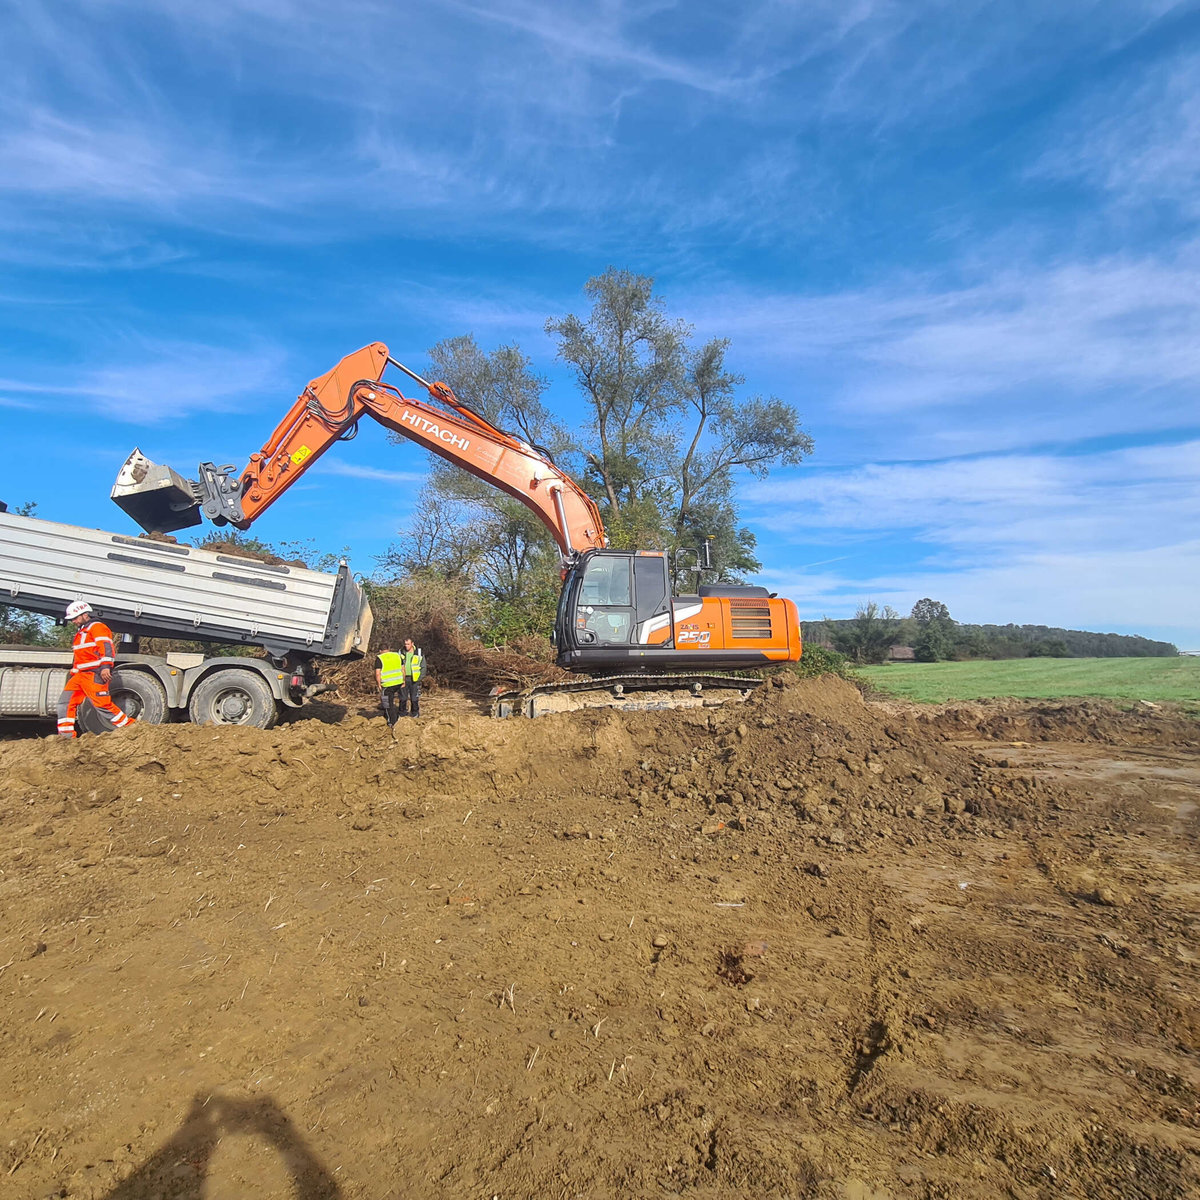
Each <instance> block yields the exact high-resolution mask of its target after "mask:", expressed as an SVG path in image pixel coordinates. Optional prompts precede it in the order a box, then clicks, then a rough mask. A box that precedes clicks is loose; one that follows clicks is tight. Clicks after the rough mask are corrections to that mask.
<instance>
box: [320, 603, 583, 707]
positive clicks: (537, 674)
mask: <svg viewBox="0 0 1200 1200" xmlns="http://www.w3.org/2000/svg"><path fill="white" fill-rule="evenodd" d="M393 626H395V623H393ZM406 636H407V637H411V638H412V639H413V641H414V642H415V644H417V645H419V646H420V647H421V649H422V651H423V652H424V654H425V660H426V674H425V680H424V688H425V689H426V690H428V691H431V692H435V693H436V691H437V690H438V689H439V688H449V689H452V690H454V691H459V692H467V693H469V694H471V695H474V696H487V695H489V694H490V693H491V692H492V690H493V689H495V688H504V689H508V688H527V687H531V686H533V685H534V684H539V683H558V682H561V681H564V680H569V679H575V678H577V676H575V675H572V674H571V672H570V671H564V670H563V669H562V668H561V667H557V666H555V665H554V663H553V662H552V661H546V660H544V659H538V658H535V657H533V656H532V655H531V654H529V653H525V652H522V651H521V650H519V649H515V648H514V649H511V650H509V649H494V648H491V647H488V646H484V645H483V644H482V643H481V642H477V641H475V640H474V639H473V638H468V637H466V636H465V635H464V634H462V633H461V632H460V631H459V630H457V629H455V628H454V626H453V625H452V624H451V623H450V622H449V621H448V620H446V619H445V618H444V617H443V616H442V615H441V614H432V615H426V616H425V617H424V618H423V619H422V620H420V621H416V622H410V623H409V624H408V625H407V626H403V627H393V628H391V629H387V628H384V629H383V630H382V632H380V631H379V630H377V631H376V635H375V637H374V642H375V645H376V646H377V647H378V648H379V649H388V648H391V649H396V650H398V649H399V648H400V647H401V646H402V644H403V639H404V637H406ZM548 645H549V643H547V646H548ZM321 674H322V678H323V679H325V680H326V681H327V682H329V683H332V684H333V685H334V686H335V687H336V688H337V691H338V695H339V696H341V697H342V698H343V699H345V700H348V701H350V702H352V703H363V702H367V701H371V700H373V699H374V697H375V695H376V693H377V691H378V689H377V688H376V686H375V655H374V654H369V655H367V656H366V657H365V658H363V659H360V660H358V661H356V662H347V663H337V664H333V665H330V666H326V667H324V668H323V669H322V672H321Z"/></svg>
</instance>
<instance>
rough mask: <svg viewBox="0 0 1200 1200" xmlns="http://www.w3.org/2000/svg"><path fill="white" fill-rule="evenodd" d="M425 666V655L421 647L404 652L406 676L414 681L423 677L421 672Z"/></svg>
mask: <svg viewBox="0 0 1200 1200" xmlns="http://www.w3.org/2000/svg"><path fill="white" fill-rule="evenodd" d="M424 668H425V656H424V655H423V654H422V653H421V651H420V649H419V648H418V649H416V650H413V651H412V652H411V653H409V651H407V650H405V652H404V677H405V679H411V680H412V681H413V682H414V683H416V681H417V680H419V679H420V678H421V672H422V670H424Z"/></svg>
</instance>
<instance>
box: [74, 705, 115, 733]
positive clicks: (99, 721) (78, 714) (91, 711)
mask: <svg viewBox="0 0 1200 1200" xmlns="http://www.w3.org/2000/svg"><path fill="white" fill-rule="evenodd" d="M115 728H116V726H115V725H113V723H112V722H111V721H110V720H109V719H108V714H107V713H102V712H101V711H100V710H99V709H98V708H97V707H96V706H95V705H94V704H93V703H92V702H91V701H90V700H86V699H85V700H84V701H83V702H82V703H81V704H80V705H79V707H78V708H77V709H76V710H75V732H76V733H112V731H113V730H114V729H115Z"/></svg>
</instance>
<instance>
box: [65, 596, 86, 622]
mask: <svg viewBox="0 0 1200 1200" xmlns="http://www.w3.org/2000/svg"><path fill="white" fill-rule="evenodd" d="M91 611H92V606H91V605H90V604H89V603H88V602H87V601H86V600H72V601H71V603H70V604H68V605H67V620H68V621H73V620H75V618H76V617H82V616H83V615H84V614H85V613H90V612H91Z"/></svg>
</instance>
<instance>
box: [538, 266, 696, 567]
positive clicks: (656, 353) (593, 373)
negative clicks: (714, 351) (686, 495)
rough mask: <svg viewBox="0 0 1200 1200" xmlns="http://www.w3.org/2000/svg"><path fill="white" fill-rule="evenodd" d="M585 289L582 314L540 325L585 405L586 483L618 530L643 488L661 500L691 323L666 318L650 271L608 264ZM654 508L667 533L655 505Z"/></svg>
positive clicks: (661, 530)
mask: <svg viewBox="0 0 1200 1200" xmlns="http://www.w3.org/2000/svg"><path fill="white" fill-rule="evenodd" d="M584 292H585V293H586V295H587V296H588V297H589V298H590V299H591V301H592V312H591V315H590V316H589V317H588V319H587V320H586V321H583V320H581V319H580V318H579V317H577V316H575V315H574V314H568V315H567V316H565V317H561V318H559V319H558V320H555V319H553V318H551V319H550V320H548V321H547V322H546V327H545V328H546V332H547V333H548V334H550V335H551V336H553V337H556V338H557V339H558V357H559V358H560V359H562V360H563V362H565V363H568V364H570V366H571V367H572V368H574V372H575V378H576V381H577V382H578V384H579V387H580V390H581V391H582V392H583V394H584V396H585V397H586V399H587V401H588V404H589V406H590V408H591V417H592V421H591V429H590V431H589V432H590V434H591V437H590V439H589V441H590V445H588V447H587V448H586V449H585V451H584V460H585V462H586V464H587V472H586V475H585V482H586V483H587V484H588V485H590V486H591V487H592V488H593V490H594V492H595V494H596V496H597V499H599V500H600V501H601V504H602V505H603V508H602V511H603V512H604V516H605V524H606V525H607V524H609V523H610V522H611V524H612V525H613V528H614V529H615V530H616V529H619V522H620V519H621V512H622V509H623V508H625V507H626V506H628V505H631V504H636V503H637V502H638V501H640V500H642V499H644V498H645V497H646V496H647V493H651V494H652V497H653V498H656V499H661V500H665V495H666V492H665V488H666V486H667V485H668V483H669V480H670V478H671V475H672V470H671V468H672V466H673V463H674V459H675V449H676V435H675V430H674V428H673V425H672V421H673V418H674V417H675V415H676V414H677V413H678V412H679V411H680V410H681V409H682V407H683V406H684V404H685V403H686V401H685V398H684V388H685V379H686V375H687V339H688V334H689V330H688V328H687V326H686V325H685V324H684V323H683V322H682V321H672V320H670V319H669V318H668V317H667V315H666V312H665V305H664V303H663V301H662V300H661V299H660V298H659V297H657V296H655V295H654V280H653V279H651V278H650V277H649V276H646V275H635V274H633V273H632V272H631V271H619V270H616V269H614V268H611V267H610V268H609V269H608V270H607V271H606V272H605V273H604V274H603V275H597V276H595V277H593V278H592V279H589V280H588V281H587V283H586V284H585V285H584ZM655 493H657V495H654V494H655ZM654 510H655V512H656V515H657V516H658V517H659V519H658V520H657V521H656V522H655V523H656V524H657V525H658V527H659V528H658V530H657V532H658V533H659V534H660V535H662V536H665V535H666V533H667V530H668V528H669V524H668V522H667V521H666V520H663V519H662V517H663V515H664V514H663V509H662V506H661V504H657V505H655V506H654ZM609 536H610V538H612V541H613V544H614V545H618V544H620V543H618V541H617V538H616V537H614V536H613V534H611V533H610V535H609Z"/></svg>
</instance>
